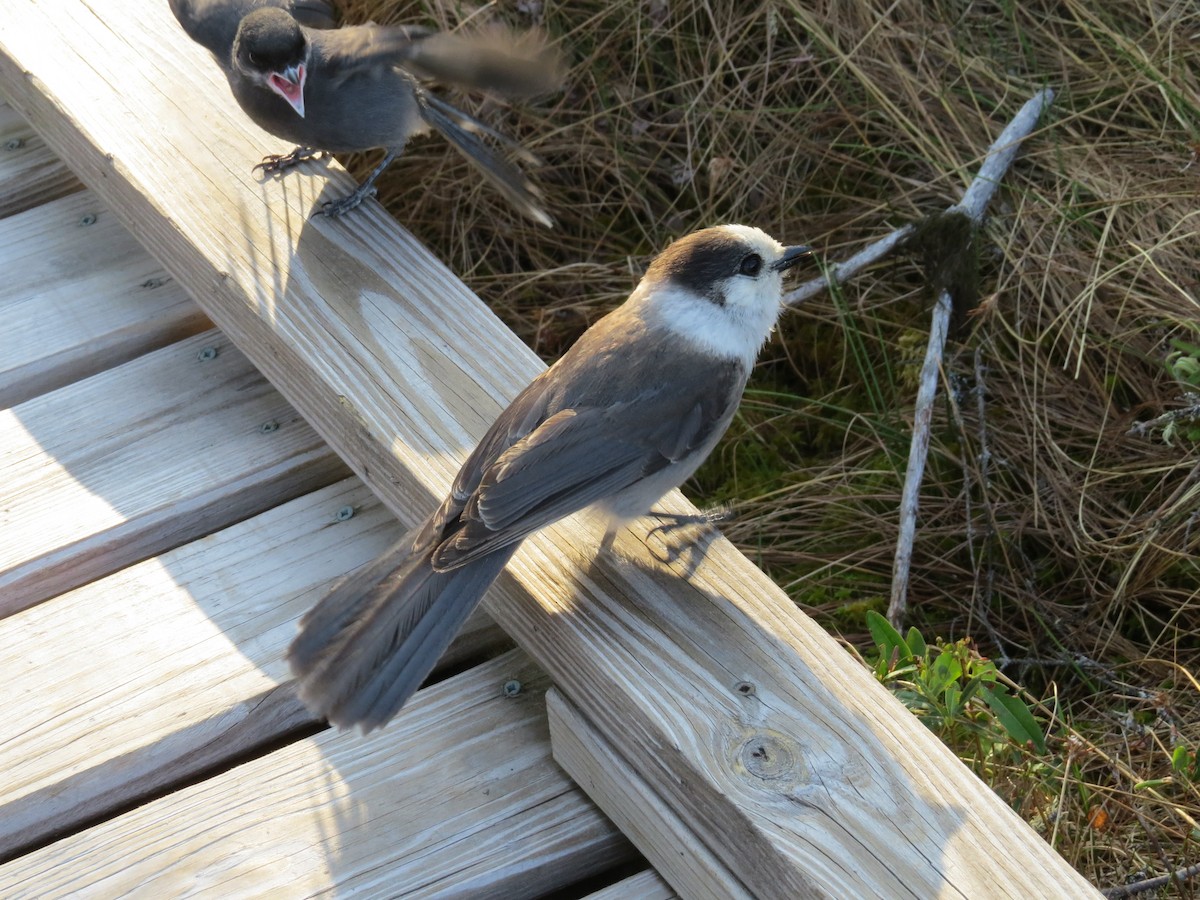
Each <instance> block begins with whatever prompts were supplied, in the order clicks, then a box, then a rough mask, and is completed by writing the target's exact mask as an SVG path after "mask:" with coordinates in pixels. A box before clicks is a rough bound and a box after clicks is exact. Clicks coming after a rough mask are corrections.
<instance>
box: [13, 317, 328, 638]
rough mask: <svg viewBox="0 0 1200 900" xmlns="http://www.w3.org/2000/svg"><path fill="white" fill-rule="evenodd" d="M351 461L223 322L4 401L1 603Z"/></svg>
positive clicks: (140, 554) (283, 493)
mask: <svg viewBox="0 0 1200 900" xmlns="http://www.w3.org/2000/svg"><path fill="white" fill-rule="evenodd" d="M206 350H207V351H208V352H209V353H214V354H215V356H213V358H211V359H206V358H201V357H202V351H206ZM203 355H205V356H207V354H203ZM346 474H347V473H346V469H345V467H344V466H343V465H342V463H341V461H340V460H339V459H338V458H337V457H336V456H335V455H334V454H333V453H332V452H331V451H330V450H329V448H328V447H327V446H326V445H325V444H324V443H323V442H322V441H321V439H320V438H319V437H317V435H316V434H315V433H314V432H313V430H312V429H311V428H310V427H309V426H308V425H307V424H306V423H305V422H304V420H303V419H301V418H300V416H299V414H298V413H296V411H295V410H294V409H292V408H291V407H289V406H288V404H287V403H286V402H285V401H284V400H283V398H282V397H280V396H279V394H278V393H277V392H276V391H275V390H274V389H273V388H272V387H271V385H270V384H268V383H267V381H266V380H265V379H264V378H263V377H262V376H261V375H259V374H258V372H256V371H255V370H254V368H253V367H252V366H251V365H250V364H249V363H248V362H247V361H246V358H245V357H244V356H243V355H242V354H241V353H239V352H238V350H237V349H236V348H235V347H234V346H233V345H232V344H230V343H229V341H228V339H227V338H225V337H224V336H223V335H222V334H220V332H216V331H209V332H206V333H203V334H200V335H197V336H195V337H192V338H189V339H187V340H184V341H181V342H179V343H177V344H172V345H170V346H168V347H164V348H163V349H161V350H156V351H154V352H153V353H149V354H147V355H145V356H141V357H139V358H137V359H135V360H132V361H131V362H128V363H125V364H124V365H122V366H118V367H117V368H115V369H110V370H109V371H107V372H102V373H100V374H99V375H95V376H93V377H91V378H88V379H85V380H83V381H77V382H75V383H74V384H71V385H68V386H67V387H64V388H61V389H60V390H57V391H54V392H52V393H49V394H43V395H42V396H40V397H36V398H34V399H33V400H30V401H28V402H26V403H22V404H20V405H19V406H15V407H13V408H12V409H8V410H3V411H0V615H6V614H11V613H13V612H15V611H16V610H18V609H22V608H24V607H26V606H30V605H31V604H34V603H38V602H40V601H42V600H45V599H46V598H47V597H52V596H54V595H55V594H58V593H61V592H62V591H65V590H69V589H71V588H73V587H77V586H78V585H80V584H84V583H86V582H87V581H90V580H91V579H93V578H98V577H101V576H103V575H107V574H108V573H110V572H113V571H115V570H117V569H119V568H121V567H123V566H126V565H128V564H130V563H131V562H134V561H136V560H139V559H144V558H146V557H148V556H152V555H154V554H156V553H159V552H161V551H162V550H165V549H168V548H170V547H174V546H178V545H179V544H181V543H183V542H185V541H187V540H190V539H192V538H195V537H198V536H200V535H202V534H206V533H208V532H210V531H213V530H215V529H216V528H220V527H222V526H224V525H227V524H229V523H230V522H235V521H237V520H238V519H242V518H245V517H246V516H249V515H253V514H255V513H257V512H260V511H261V510H263V509H265V508H267V507H269V506H271V505H273V504H275V503H278V502H279V501H281V500H284V499H288V498H290V497H294V496H296V495H297V494H300V493H303V492H305V491H309V490H313V489H315V488H318V487H322V486H324V485H326V484H329V483H330V482H332V481H334V480H336V479H338V478H341V477H344V476H345V475H346Z"/></svg>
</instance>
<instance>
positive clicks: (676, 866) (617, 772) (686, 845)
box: [546, 690, 753, 900]
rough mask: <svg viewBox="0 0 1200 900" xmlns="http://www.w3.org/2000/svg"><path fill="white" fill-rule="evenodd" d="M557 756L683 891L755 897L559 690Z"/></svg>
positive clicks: (552, 701)
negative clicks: (681, 822) (685, 826)
mask: <svg viewBox="0 0 1200 900" xmlns="http://www.w3.org/2000/svg"><path fill="white" fill-rule="evenodd" d="M546 711H547V713H548V715H549V719H550V746H551V748H552V750H553V751H554V760H555V762H557V763H558V764H559V765H560V766H562V767H563V769H564V770H565V771H566V773H567V774H568V775H570V776H571V777H572V778H573V779H575V783H576V784H578V785H580V787H582V788H583V789H584V791H586V792H587V795H588V796H589V797H591V798H592V800H594V801H595V803H596V805H597V806H599V807H600V809H602V810H603V811H604V814H605V815H606V816H608V817H609V818H610V819H612V820H613V822H615V823H616V825H617V827H618V828H620V829H621V833H622V834H624V835H625V836H626V837H627V838H629V840H630V841H632V842H633V845H634V846H635V847H637V848H638V850H640V851H641V853H642V855H643V856H644V857H646V859H647V860H648V861H649V862H650V864H651V865H652V866H654V868H655V871H657V872H658V874H659V875H660V876H661V877H662V878H665V879H666V880H667V881H668V882H669V883H670V884H671V886H672V887H673V888H674V889H675V890H677V891H678V892H679V893H680V895H682V896H684V897H688V898H689V900H738V898H744V900H752V897H753V895H752V894H751V893H750V892H749V891H747V890H746V888H745V886H744V885H743V884H742V883H741V882H740V881H739V880H738V878H737V877H736V876H735V875H734V874H733V873H732V872H730V871H729V869H728V868H727V867H726V866H725V865H723V864H722V863H721V861H720V860H719V859H717V858H716V857H715V856H714V855H713V854H712V852H711V851H710V850H709V849H708V848H707V847H705V846H704V844H703V843H702V842H701V841H700V840H699V839H698V838H697V837H696V835H695V834H694V833H693V832H691V831H690V830H689V829H687V828H681V827H680V823H679V819H678V817H677V816H676V815H675V813H674V811H673V810H672V809H671V807H669V806H668V805H667V804H665V803H664V802H663V801H662V798H661V797H659V796H658V794H657V793H656V792H655V791H654V789H653V788H651V787H650V785H649V784H647V782H646V779H645V778H643V777H642V776H641V774H640V773H639V772H638V771H637V770H636V769H634V768H633V767H632V766H631V765H629V763H627V762H626V761H625V760H624V759H623V758H622V757H621V756H620V755H619V754H618V753H617V752H616V751H615V750H614V749H613V746H612V744H610V743H609V742H608V741H607V740H606V739H605V738H604V736H603V735H601V734H600V733H599V732H598V731H597V730H596V729H595V728H594V727H593V726H592V724H591V723H590V722H588V721H587V719H586V718H584V716H583V715H582V714H581V713H580V712H579V710H578V709H576V708H575V706H574V705H573V704H572V703H571V702H570V701H569V700H567V699H566V698H565V697H563V695H562V693H561V692H559V691H557V690H550V691H549V692H547V694H546Z"/></svg>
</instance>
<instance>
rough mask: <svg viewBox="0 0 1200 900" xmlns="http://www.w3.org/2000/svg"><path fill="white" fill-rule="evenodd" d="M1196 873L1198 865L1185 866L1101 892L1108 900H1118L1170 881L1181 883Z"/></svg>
mask: <svg viewBox="0 0 1200 900" xmlns="http://www.w3.org/2000/svg"><path fill="white" fill-rule="evenodd" d="M1197 875H1200V865H1194V866H1186V867H1184V868H1182V869H1176V870H1175V871H1174V872H1172V873H1171V874H1169V875H1159V876H1158V877H1157V878H1147V879H1145V880H1144V881H1135V882H1133V883H1132V884H1122V885H1118V886H1117V887H1110V888H1105V889H1104V890H1103V891H1102V892H1101V893H1103V894H1104V896H1105V897H1107V898H1108V900H1119V898H1123V897H1133V896H1135V895H1137V894H1144V893H1145V892H1146V891H1156V890H1158V889H1159V888H1164V887H1166V886H1167V885H1168V884H1170V883H1171V882H1172V881H1178V882H1180V883H1182V882H1184V881H1187V880H1188V879H1189V878H1195V877H1196V876H1197Z"/></svg>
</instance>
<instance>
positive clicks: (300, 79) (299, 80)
mask: <svg viewBox="0 0 1200 900" xmlns="http://www.w3.org/2000/svg"><path fill="white" fill-rule="evenodd" d="M307 74H308V73H307V72H306V71H305V68H304V63H300V65H298V66H289V67H288V68H286V69H284V70H283V71H282V72H272V73H271V75H270V77H269V78H268V79H267V84H269V85H270V86H271V90H273V91H274V92H275V93H277V94H278V95H279V96H280V97H282V98H283V99H284V100H286V101H287V102H288V103H289V104H291V107H292V109H294V110H295V111H296V115H298V116H299V117H300V118H302V119H303V118H304V79H305V77H306V76H307Z"/></svg>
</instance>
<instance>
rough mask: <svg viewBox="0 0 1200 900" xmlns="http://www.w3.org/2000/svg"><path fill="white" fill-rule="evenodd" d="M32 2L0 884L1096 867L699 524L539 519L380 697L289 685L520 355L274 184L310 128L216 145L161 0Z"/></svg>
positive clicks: (0, 466)
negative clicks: (684, 546) (362, 570)
mask: <svg viewBox="0 0 1200 900" xmlns="http://www.w3.org/2000/svg"><path fill="white" fill-rule="evenodd" d="M52 6H53V11H54V12H53V15H52V16H50V14H49V13H47V11H46V10H47V7H45V6H43V5H41V4H38V3H35V2H33V0H14V2H13V3H12V4H11V9H9V10H7V11H6V16H5V17H4V21H3V22H2V23H0V93H2V94H6V95H8V97H9V98H10V99H11V103H12V104H13V106H14V107H15V108H16V109H19V111H20V115H17V114H16V113H15V112H14V110H13V109H12V108H8V107H0V215H3V218H0V270H2V271H3V272H4V273H5V278H4V282H3V284H0V397H2V398H3V400H4V402H3V403H2V404H0V407H4V411H3V412H0V616H2V617H3V618H0V683H2V684H4V685H5V698H6V700H7V713H8V714H7V715H6V716H5V717H4V718H3V719H2V720H0V771H2V772H4V776H5V777H4V780H3V782H2V783H0V860H3V864H0V896H2V897H6V898H7V897H18V896H28V897H51V896H68V895H71V896H79V895H82V896H99V897H118V896H126V895H131V894H135V895H136V894H141V895H144V896H154V897H161V896H175V895H183V894H192V893H200V894H208V895H211V896H221V897H226V896H261V895H271V896H310V895H313V894H318V893H330V892H336V893H343V892H345V893H349V892H351V891H353V892H355V893H356V895H360V894H361V895H362V896H398V895H419V896H464V897H467V896H469V897H474V896H503V897H539V896H545V895H548V894H556V895H557V896H585V895H588V894H590V893H591V892H593V891H596V892H598V893H596V894H595V896H604V897H610V898H611V897H650V898H654V897H670V896H675V895H676V893H678V894H679V895H682V896H688V897H692V896H696V897H714V898H716V897H731V896H733V897H736V896H744V897H748V896H761V897H802V896H835V897H844V896H880V897H892V896H913V897H926V896H969V897H987V896H1011V897H1026V896H1048V895H1053V896H1064V897H1065V896H1095V892H1094V891H1093V890H1092V889H1091V888H1090V886H1088V885H1087V884H1086V883H1085V882H1083V880H1082V879H1080V878H1079V877H1078V876H1077V875H1076V874H1075V873H1074V872H1073V871H1072V870H1071V869H1070V868H1069V867H1068V866H1066V864H1065V863H1064V862H1063V861H1062V860H1061V859H1060V858H1059V857H1058V856H1057V855H1056V854H1055V853H1054V852H1053V851H1052V850H1051V849H1050V848H1048V847H1047V846H1046V845H1045V844H1044V843H1043V842H1042V841H1041V839H1040V838H1038V837H1037V835H1035V834H1034V833H1033V832H1032V831H1031V830H1030V829H1029V828H1028V827H1027V826H1026V825H1024V823H1022V822H1021V821H1020V820H1019V819H1018V818H1017V817H1016V816H1014V815H1013V814H1012V813H1011V812H1010V811H1009V810H1007V809H1006V808H1005V807H1004V806H1003V804H1001V803H1000V801H999V800H998V799H997V798H996V797H995V796H994V795H992V794H991V793H990V792H989V791H987V790H986V788H983V787H982V786H981V785H980V784H979V783H978V782H977V781H976V780H975V779H974V778H973V776H971V775H970V774H969V773H968V772H967V771H966V769H965V768H964V767H962V766H961V765H960V764H959V763H958V762H957V760H955V759H954V758H953V757H952V756H951V755H950V754H949V752H948V751H946V749H945V748H944V747H942V746H941V745H940V744H939V743H938V742H937V741H936V740H935V739H934V738H933V737H932V736H931V735H930V734H929V733H928V732H927V731H926V730H925V729H924V728H923V726H921V725H920V724H919V722H917V720H916V719H915V718H914V717H912V716H911V715H910V714H909V713H908V712H907V711H906V710H904V709H903V708H902V707H901V706H900V705H899V704H898V703H896V702H895V701H894V700H893V699H892V698H891V697H890V696H889V695H888V694H887V692H886V691H884V690H883V689H882V688H881V687H880V686H879V685H878V684H876V683H875V682H874V681H873V680H872V679H871V678H870V676H869V675H868V674H867V673H865V672H862V671H860V670H859V669H858V668H857V667H855V666H854V665H853V664H852V663H851V662H850V660H849V659H848V657H847V656H846V655H845V653H844V651H843V650H842V649H841V648H840V647H838V646H837V645H836V643H835V642H833V641H832V640H831V639H829V637H828V636H827V635H825V634H824V633H823V632H821V631H820V629H818V628H816V627H815V626H813V625H812V623H811V622H810V621H809V620H808V619H807V618H806V617H804V616H803V615H802V614H801V613H799V612H798V611H797V610H796V609H795V608H794V607H793V606H792V605H791V604H790V603H789V602H788V600H787V598H786V597H785V596H783V594H782V593H781V592H780V591H779V590H778V589H777V588H776V587H775V586H774V585H772V584H771V583H770V582H769V581H768V580H767V579H766V578H765V577H764V576H763V575H762V573H760V572H758V571H757V570H756V569H755V568H754V567H753V566H752V565H751V564H750V563H749V562H748V561H746V560H745V559H744V558H743V557H741V556H740V555H739V554H737V553H736V551H734V550H733V548H732V547H730V546H729V545H728V544H727V543H726V542H724V541H718V542H717V543H716V544H715V545H714V546H713V548H712V549H711V550H710V552H709V554H708V556H707V557H706V558H705V560H704V561H703V563H702V564H701V565H700V566H699V568H698V569H697V571H695V572H693V573H690V576H689V577H684V575H685V574H686V573H685V572H684V571H683V567H682V566H672V567H668V566H666V565H663V564H661V563H659V562H657V561H655V559H654V558H653V556H652V555H651V554H650V553H649V552H648V551H647V548H646V546H645V542H644V539H645V534H644V532H643V533H639V534H635V533H632V532H629V533H624V534H622V535H621V537H620V538H619V540H618V541H617V545H616V552H615V553H614V554H612V555H611V556H610V557H605V558H603V559H596V558H594V551H593V549H592V548H593V547H594V543H595V535H594V533H592V531H591V530H590V529H589V527H588V524H587V523H586V522H579V521H568V522H566V523H563V524H562V525H560V526H556V527H554V528H552V529H548V530H547V532H546V533H545V534H542V535H539V536H537V537H536V538H534V539H531V540H530V541H529V542H528V543H527V546H526V547H524V548H523V549H522V550H521V552H520V553H519V554H518V555H517V557H516V558H515V559H514V561H513V564H512V565H511V566H510V568H509V570H508V572H507V573H506V576H505V577H503V578H502V579H501V580H500V582H499V583H498V584H497V585H496V587H495V588H494V589H493V591H492V592H491V593H490V594H489V598H488V601H487V604H486V606H487V610H488V613H489V614H490V617H489V615H488V614H484V613H482V612H481V613H479V614H478V615H477V616H476V617H475V618H474V619H473V620H472V621H471V623H469V625H468V627H467V628H466V629H465V630H464V633H463V634H462V635H461V636H460V638H459V639H458V640H457V641H456V642H455V644H454V646H453V647H452V648H451V651H450V652H449V653H448V655H447V657H446V658H445V659H444V660H443V661H442V664H441V667H440V670H439V673H438V674H437V676H436V678H435V683H432V684H430V685H429V686H427V687H426V688H425V689H424V690H422V691H421V692H419V693H418V695H417V696H416V697H415V698H414V700H413V701H412V703H411V704H410V705H409V706H408V707H407V708H406V709H405V710H404V712H403V713H402V714H401V715H400V716H399V717H398V718H397V719H396V721H395V722H394V723H393V724H392V725H390V726H389V727H387V728H385V729H383V730H381V731H379V732H376V733H374V734H373V735H371V736H369V737H365V738H364V737H362V736H360V735H359V734H357V733H353V732H351V733H338V732H335V731H332V730H329V729H326V728H325V727H324V725H323V723H321V722H318V721H316V720H315V719H313V717H312V716H311V715H310V714H309V713H308V712H307V711H306V710H305V709H304V708H303V707H302V706H300V705H299V703H298V702H297V701H296V699H295V697H294V695H293V694H292V691H291V687H290V684H289V682H288V673H287V671H286V666H285V664H284V662H283V659H282V656H283V650H284V648H285V647H286V645H287V643H288V642H289V641H290V639H291V637H292V636H293V634H294V633H295V627H296V621H297V619H298V618H299V616H300V615H302V613H303V612H304V611H305V610H306V609H307V608H308V607H309V606H310V605H311V604H312V603H313V602H314V600H315V599H316V598H317V597H319V596H320V595H321V593H322V591H323V590H324V589H325V588H326V587H327V586H328V585H329V583H330V582H331V581H332V580H333V579H335V578H337V577H338V576H339V575H341V574H342V573H344V572H346V571H348V570H349V569H351V568H353V567H354V566H357V565H360V564H361V563H363V562H365V561H367V560H368V559H370V558H371V557H372V556H373V555H374V554H375V553H377V552H378V551H379V550H381V549H382V548H383V547H384V546H386V545H387V544H388V543H389V542H390V541H391V540H393V539H394V537H395V536H396V534H397V532H398V531H399V529H400V528H401V527H402V526H401V525H400V524H398V523H397V522H396V521H395V518H399V519H400V520H401V522H402V523H405V524H409V523H412V522H414V521H415V520H417V519H419V518H420V517H421V516H423V515H424V513H425V512H426V511H427V510H428V509H429V508H430V506H431V504H432V503H433V498H434V497H435V496H437V495H439V494H440V493H441V492H442V491H444V490H445V488H446V486H447V485H448V483H449V481H450V479H451V477H452V476H453V474H454V471H455V470H456V468H457V465H458V464H459V462H460V461H461V459H462V458H463V457H464V456H465V454H466V453H467V452H468V451H469V449H470V448H471V446H472V445H473V443H474V440H475V439H476V438H477V437H478V436H479V435H480V434H481V433H482V432H483V430H484V429H485V428H486V427H487V425H488V424H489V423H490V421H491V419H492V418H493V417H494V415H495V414H496V412H497V411H498V410H499V409H500V408H502V406H503V404H504V403H505V402H506V400H507V399H508V398H509V397H511V396H512V395H513V394H515V392H516V391H517V390H518V389H519V388H520V387H521V386H522V385H523V384H524V383H525V382H526V381H527V380H528V379H529V378H530V377H531V376H532V375H533V374H536V372H538V371H539V370H540V368H541V363H539V362H538V361H537V360H536V358H534V357H533V356H532V354H531V353H529V351H528V350H527V349H526V348H524V347H523V346H521V345H520V343H519V342H517V341H516V339H515V338H514V337H513V336H512V335H511V334H510V333H509V332H508V331H507V330H506V329H504V328H503V326H502V325H501V324H500V323H499V322H498V321H497V320H496V319H495V318H494V316H492V315H491V314H490V313H489V312H488V311H487V310H486V309H485V308H484V307H483V306H482V304H481V303H479V301H478V300H477V299H476V298H475V297H473V296H472V295H471V294H470V292H469V291H467V290H466V289H465V288H464V287H463V286H462V285H461V283H459V282H458V281H457V279H455V278H454V277H453V275H451V274H450V273H449V272H447V271H446V270H445V269H444V268H443V267H442V266H441V265H440V264H439V263H437V262H436V260H433V259H432V258H431V257H430V256H429V255H428V254H427V253H426V252H425V251H424V250H423V248H421V247H420V246H419V245H417V244H416V243H415V241H413V240H412V239H411V237H409V236H408V235H407V234H405V233H404V232H403V231H402V230H401V229H399V228H398V227H397V225H396V224H395V223H394V222H393V221H391V220H390V219H388V218H387V217H386V216H385V215H384V214H382V212H381V210H379V208H378V206H377V205H375V204H368V205H367V206H366V207H364V209H362V210H360V211H358V212H356V213H355V215H354V216H352V217H348V218H347V219H345V220H339V221H337V222H333V223H327V222H315V223H314V222H310V221H309V219H308V213H309V212H310V211H311V209H312V207H313V206H314V204H316V203H318V202H320V200H319V198H320V195H321V192H322V191H323V190H324V189H325V188H326V181H327V179H329V178H332V179H333V180H334V181H335V182H336V186H335V188H334V189H336V190H344V189H345V186H346V180H345V175H344V173H341V172H340V170H338V169H337V167H336V166H331V167H328V168H322V167H315V168H314V169H312V170H307V171H304V172H299V173H296V174H295V175H293V176H289V177H288V178H287V179H283V180H268V181H265V182H259V181H258V180H256V179H255V178H253V177H252V176H251V174H250V168H251V166H252V164H253V163H254V162H255V161H256V160H257V157H258V156H259V155H261V154H262V153H263V152H265V151H267V150H272V149H276V143H277V142H272V141H271V140H270V139H269V138H267V137H266V136H264V135H262V133H261V132H257V131H255V130H254V129H253V127H252V126H250V125H249V124H248V123H246V122H245V121H244V120H243V119H242V118H241V117H240V114H239V113H238V111H237V110H236V107H234V106H233V105H232V102H231V101H230V100H229V98H228V94H227V90H226V88H225V86H224V84H223V82H222V81H221V80H220V76H219V75H218V74H216V72H215V68H214V67H212V66H211V65H210V64H209V62H208V60H206V59H205V58H204V55H203V53H202V52H201V51H199V50H198V48H195V47H194V46H193V45H190V44H189V42H188V41H187V40H186V38H184V37H183V36H182V34H181V33H179V32H178V31H177V29H176V26H175V23H174V21H173V19H171V17H170V14H169V12H168V11H167V9H166V4H154V5H151V6H150V7H146V6H145V5H144V4H142V3H140V2H136V0H107V2H105V3H96V4H93V3H91V2H88V0H61V2H56V3H55V4H52ZM160 6H161V9H160V8H159V7H160ZM96 10H102V14H103V17H104V18H103V19H101V16H100V15H99V14H97V12H96ZM185 68H186V70H187V71H188V72H189V73H190V74H189V77H192V78H194V77H196V76H197V75H198V76H199V78H200V79H201V81H202V82H204V80H205V79H208V86H210V87H211V88H212V90H211V91H208V92H201V93H199V94H195V93H193V94H189V95H188V102H187V103H186V104H184V105H181V104H180V101H179V98H180V97H181V96H183V94H182V91H181V89H180V88H179V85H180V84H181V83H182V80H183V77H184V76H183V74H182V73H183V71H184V70H185ZM172 85H174V86H175V88H174V89H173V88H172ZM22 119H24V120H25V121H28V122H30V123H32V124H33V125H35V126H36V128H37V133H36V134H35V133H34V131H33V130H31V129H30V128H29V126H27V125H25V124H24V121H22ZM39 135H40V136H39ZM43 141H45V142H46V143H43ZM6 148H7V149H6ZM50 148H53V152H51V149H50ZM55 154H58V156H59V157H61V158H62V159H65V160H67V161H68V162H69V163H70V166H69V168H70V169H71V170H73V171H74V172H75V173H76V174H77V175H78V176H79V178H80V179H82V181H83V182H84V183H85V184H86V185H87V186H88V187H87V189H84V188H83V187H82V185H80V184H79V182H78V181H76V180H75V178H74V177H72V176H71V175H70V174H69V173H68V169H67V167H65V166H64V165H63V164H62V163H61V162H59V161H58V160H57V159H56V157H55ZM164 160H169V161H170V164H169V165H165V164H164V163H163V161H164ZM214 323H215V324H214ZM218 326H219V327H218ZM351 469H353V471H355V472H357V473H358V475H357V476H355V475H352V474H350V471H351ZM377 497H378V498H379V499H376V498H377ZM381 501H382V502H381ZM672 502H673V503H674V504H675V505H677V506H679V507H680V508H683V506H682V504H683V501H682V500H681V499H679V498H677V497H676V499H675V500H673V501H672ZM394 517H395V518H394ZM496 622H499V624H500V625H502V626H503V629H501V628H499V627H498V626H497V624H496ZM510 635H511V637H510ZM514 639H515V643H516V645H519V648H517V647H514ZM552 683H553V684H554V685H555V686H554V688H551V687H550V685H551V684H552ZM668 884H669V885H670V887H668Z"/></svg>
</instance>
